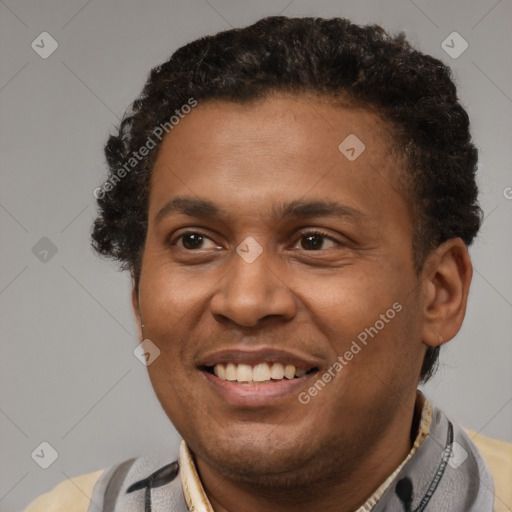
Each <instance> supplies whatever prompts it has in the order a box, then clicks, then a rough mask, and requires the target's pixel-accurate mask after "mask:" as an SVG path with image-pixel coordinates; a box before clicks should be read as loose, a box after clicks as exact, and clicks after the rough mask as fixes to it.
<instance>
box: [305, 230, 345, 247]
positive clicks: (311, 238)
mask: <svg viewBox="0 0 512 512" xmlns="http://www.w3.org/2000/svg"><path fill="white" fill-rule="evenodd" d="M326 240H328V241H330V242H333V243H335V244H336V243H337V242H336V240H334V239H333V238H331V237H329V236H327V235H326V234H324V233H319V232H312V233H302V235H301V238H300V245H301V249H304V250H307V251H319V250H321V249H325V248H326V247H323V245H324V242H325V241H326ZM327 248H329V247H327Z"/></svg>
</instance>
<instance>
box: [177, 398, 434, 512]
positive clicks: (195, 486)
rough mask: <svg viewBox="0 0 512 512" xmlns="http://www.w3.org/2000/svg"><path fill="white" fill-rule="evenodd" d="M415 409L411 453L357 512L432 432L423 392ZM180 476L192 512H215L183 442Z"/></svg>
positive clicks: (365, 508) (376, 498) (361, 510)
mask: <svg viewBox="0 0 512 512" xmlns="http://www.w3.org/2000/svg"><path fill="white" fill-rule="evenodd" d="M415 409H416V410H417V411H421V417H420V422H419V427H418V433H417V435H416V438H415V440H414V443H413V447H412V448H411V451H410V452H409V453H408V455H407V457H406V458H405V459H404V460H403V461H402V462H401V464H400V465H399V466H398V467H397V468H396V469H395V470H394V471H393V472H392V473H391V474H390V475H389V476H388V478H386V480H385V481H384V482H383V483H382V484H381V485H380V486H379V488H378V489H377V490H376V491H375V492H374V493H373V494H372V495H371V497H370V498H369V499H368V500H367V501H366V502H365V504H364V505H363V506H362V507H359V508H358V509H357V510H356V511H355V512H369V511H370V510H371V509H372V508H373V507H374V506H375V505H376V504H377V502H378V501H379V500H380V498H381V497H382V495H383V494H384V492H385V491H386V489H387V488H388V487H389V486H390V485H391V483H392V482H393V480H394V479H395V478H396V476H397V475H398V473H399V472H400V471H401V469H402V468H403V466H404V465H405V464H407V462H408V461H409V459H410V458H411V457H412V456H413V455H414V454H415V453H416V451H417V450H418V448H419V447H420V446H421V444H422V443H423V441H424V440H425V438H426V437H427V435H428V433H429V431H430V425H431V423H432V404H431V403H430V402H429V401H428V400H427V399H426V398H425V397H424V396H423V394H422V393H421V391H419V390H418V391H417V395H416V404H415ZM179 461H180V475H181V485H182V487H183V494H184V496H185V501H186V502H187V506H188V508H189V510H190V512H214V510H213V508H212V505H211V503H210V500H209V499H208V497H207V496H206V492H205V491H204V488H203V485H202V483H201V480H200V479H199V475H198V473H197V468H196V465H195V462H194V458H193V455H192V453H191V451H190V450H189V448H188V446H187V445H186V443H185V441H184V440H182V441H181V443H180V454H179Z"/></svg>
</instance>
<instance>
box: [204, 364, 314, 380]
mask: <svg viewBox="0 0 512 512" xmlns="http://www.w3.org/2000/svg"><path fill="white" fill-rule="evenodd" d="M203 369H204V370H205V371H206V372H208V373H210V374H211V375H215V376H216V377H217V378H219V379H221V380H226V381H229V382H232V383H233V384H241V385H258V384H267V383H271V382H276V383H277V382H282V381H286V380H292V379H300V378H301V377H304V376H305V375H308V374H310V373H313V372H316V371H318V368H316V367H313V368H310V369H305V368H296V367H295V366H294V365H293V364H286V365H285V364H282V363H259V364H256V365H250V364H236V363H227V364H216V365H214V366H205V367H203Z"/></svg>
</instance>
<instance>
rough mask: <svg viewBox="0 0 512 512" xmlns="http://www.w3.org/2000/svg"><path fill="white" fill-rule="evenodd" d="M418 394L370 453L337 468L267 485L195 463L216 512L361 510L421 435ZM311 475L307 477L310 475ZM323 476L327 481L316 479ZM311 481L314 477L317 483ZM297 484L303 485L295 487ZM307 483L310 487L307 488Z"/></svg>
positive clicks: (381, 432)
mask: <svg viewBox="0 0 512 512" xmlns="http://www.w3.org/2000/svg"><path fill="white" fill-rule="evenodd" d="M415 397H416V395H415V394H414V395H413V396H412V397H410V398H409V399H408V400H407V404H404V406H403V407H401V409H400V414H398V415H397V416H396V417H395V418H394V421H392V422H391V423H390V424H388V425H387V426H386V427H385V428H383V429H382V430H379V432H378V433H375V436H374V444H373V446H372V447H368V446H365V447H362V449H361V450H360V453H359V455H358V456H356V457H354V458H352V459H351V460H350V462H347V461H346V460H345V461H344V462H343V463H342V464H340V466H339V467H337V468H334V471H333V468H332V467H328V468H322V467H321V466H322V464H321V462H322V461H318V460H315V461H312V464H313V462H314V464H316V467H315V468H314V469H311V466H312V465H310V464H305V465H303V467H302V468H299V469H297V470H295V471H294V474H291V473H290V474H289V475H276V481H275V482H274V483H273V484H270V483H269V480H268V477H267V478H266V479H265V483H264V484H263V483H261V482H258V483H253V482H251V483H247V482H241V481H240V480H237V479H236V477H234V476H233V475H229V474H227V473H226V474H224V473H220V472H219V471H218V470H216V469H214V468H213V467H212V466H210V465H209V464H207V463H206V461H204V460H202V459H200V458H196V467H197V469H198V472H199V475H200V479H201V482H202V484H203V487H204V489H205V492H206V494H207V496H208V498H209V500H210V502H211V504H212V507H213V509H214V511H215V512H228V511H234V510H236V511H237V512H266V511H267V510H269V508H270V509H271V510H273V511H276V512H289V511H292V510H293V511H294V512H302V511H304V512H306V511H310V510H311V509H312V508H313V507H314V508H317V509H321V510H323V511H324V512H353V511H354V510H356V509H357V508H359V507H361V506H362V505H363V504H364V503H365V502H366V500H367V499H369V498H370V497H371V496H372V495H373V493H374V492H375V491H376V490H377V489H378V488H379V486H380V485H381V484H382V483H383V482H384V481H385V480H386V479H387V478H388V477H389V475H391V474H392V473H393V471H394V470H395V469H396V468H397V467H398V466H399V465H400V463H401V462H402V461H403V460H404V459H405V458H406V456H407V454H408V453H409V452H410V450H411V448H412V444H413V442H414V439H415V437H416V433H417V430H418V428H417V427H418V423H419V417H418V409H416V414H415ZM308 472H309V475H308ZM319 474H321V475H323V477H320V478H319V477H318V475H319ZM312 475H315V476H314V477H313V476H312ZM293 482H301V483H300V484H298V485H293ZM304 482H307V485H304Z"/></svg>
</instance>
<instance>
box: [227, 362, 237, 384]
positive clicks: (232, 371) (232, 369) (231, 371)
mask: <svg viewBox="0 0 512 512" xmlns="http://www.w3.org/2000/svg"><path fill="white" fill-rule="evenodd" d="M236 373H237V372H236V366H235V365H234V364H233V363H228V364H227V366H226V380H236Z"/></svg>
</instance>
